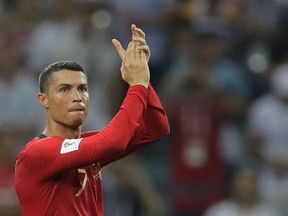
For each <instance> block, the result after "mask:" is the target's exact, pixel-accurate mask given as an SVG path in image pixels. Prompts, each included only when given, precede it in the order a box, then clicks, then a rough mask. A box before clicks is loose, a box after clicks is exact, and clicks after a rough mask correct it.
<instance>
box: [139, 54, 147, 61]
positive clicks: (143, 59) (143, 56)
mask: <svg viewBox="0 0 288 216" xmlns="http://www.w3.org/2000/svg"><path fill="white" fill-rule="evenodd" d="M140 55H141V62H145V63H147V59H146V55H145V52H143V51H140Z"/></svg>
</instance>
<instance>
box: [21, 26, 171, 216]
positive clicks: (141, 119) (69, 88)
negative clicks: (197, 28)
mask: <svg viewBox="0 0 288 216" xmlns="http://www.w3.org/2000/svg"><path fill="white" fill-rule="evenodd" d="M131 31H132V41H131V42H130V43H129V45H128V48H127V50H125V49H123V48H122V45H121V43H120V42H119V41H118V40H116V39H113V40H112V42H113V44H114V46H115V48H116V50H117V51H118V54H119V56H120V58H121V60H122V66H121V74H122V79H123V80H124V81H125V82H126V83H127V84H128V85H129V89H128V91H127V93H126V97H125V99H124V101H123V103H122V105H121V107H120V109H119V111H118V113H117V114H116V115H115V117H114V118H113V119H112V121H111V122H110V123H109V124H108V125H107V127H106V128H104V129H103V130H102V131H94V132H82V131H81V125H82V123H83V122H84V120H85V118H86V116H87V113H88V108H89V93H88V84H87V77H86V75H85V73H84V71H83V69H82V67H81V66H80V65H79V64H77V63H76V62H72V61H60V62H55V63H52V64H51V65H49V66H48V67H46V68H45V69H44V70H43V71H42V72H41V74H40V77H39V83H40V93H39V94H38V100H39V102H40V104H41V105H42V106H43V107H44V108H45V110H46V117H47V123H46V128H45V129H44V131H43V133H42V134H40V135H39V136H38V137H36V138H34V139H33V140H31V141H30V142H29V143H28V144H27V145H26V147H25V148H24V149H23V150H22V152H21V153H20V154H19V155H18V157H17V160H16V176H15V188H16V192H17V195H18V198H19V201H20V205H21V208H22V213H23V215H24V216H32V215H37V216H42V215H49V216H51V215H61V216H65V215H67V216H71V215H73V216H74V215H81V216H85V215H91V216H92V215H93V216H102V215H103V214H104V213H103V197H102V178H101V170H100V169H101V168H102V167H103V166H105V165H107V164H109V163H111V162H113V161H115V160H117V159H120V158H122V157H124V156H126V155H128V154H130V153H132V152H134V151H136V150H137V149H140V148H142V147H144V146H146V145H148V144H149V143H152V142H155V141H157V140H159V139H161V138H163V137H164V136H166V135H167V134H168V133H169V130H170V128H169V123H168V120H167V116H166V114H165V111H164V109H163V107H162V105H161V102H160V100H159V98H158V96H157V94H156V92H155V91H154V89H153V87H152V85H151V84H150V72H149V67H148V63H147V62H148V59H149V57H150V50H149V47H148V46H147V44H146V40H145V33H144V32H143V31H142V30H141V29H140V28H137V27H136V26H135V25H132V26H131Z"/></svg>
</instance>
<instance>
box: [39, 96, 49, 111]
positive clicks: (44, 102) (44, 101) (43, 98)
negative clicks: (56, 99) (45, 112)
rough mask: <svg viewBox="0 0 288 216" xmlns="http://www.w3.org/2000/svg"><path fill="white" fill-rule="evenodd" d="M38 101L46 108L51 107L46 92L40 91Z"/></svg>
mask: <svg viewBox="0 0 288 216" xmlns="http://www.w3.org/2000/svg"><path fill="white" fill-rule="evenodd" d="M38 101H39V103H40V104H41V105H42V106H43V107H44V108H45V109H49V103H48V102H49V100H48V96H47V95H46V94H45V93H38Z"/></svg>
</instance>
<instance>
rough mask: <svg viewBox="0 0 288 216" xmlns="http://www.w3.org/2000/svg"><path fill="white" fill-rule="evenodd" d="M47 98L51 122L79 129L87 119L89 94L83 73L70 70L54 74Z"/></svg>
mask: <svg viewBox="0 0 288 216" xmlns="http://www.w3.org/2000/svg"><path fill="white" fill-rule="evenodd" d="M45 97H46V99H45V107H46V109H47V113H48V120H49V121H50V122H52V123H56V124H60V125H62V126H66V127H70V128H77V127H79V126H81V124H82V123H83V122H84V120H85V119H86V117H87V114H88V109H89V94H88V85H87V77H86V75H85V74H84V73H83V72H76V71H69V70H60V71H57V72H54V73H53V74H52V77H51V84H50V87H49V90H48V94H47V95H45Z"/></svg>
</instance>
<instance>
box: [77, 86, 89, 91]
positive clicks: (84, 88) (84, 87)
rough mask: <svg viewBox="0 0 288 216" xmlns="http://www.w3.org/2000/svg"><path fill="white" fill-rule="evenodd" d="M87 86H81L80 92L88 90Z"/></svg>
mask: <svg viewBox="0 0 288 216" xmlns="http://www.w3.org/2000/svg"><path fill="white" fill-rule="evenodd" d="M87 90H88V89H87V87H86V86H81V87H80V88H79V91H80V92H87Z"/></svg>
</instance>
